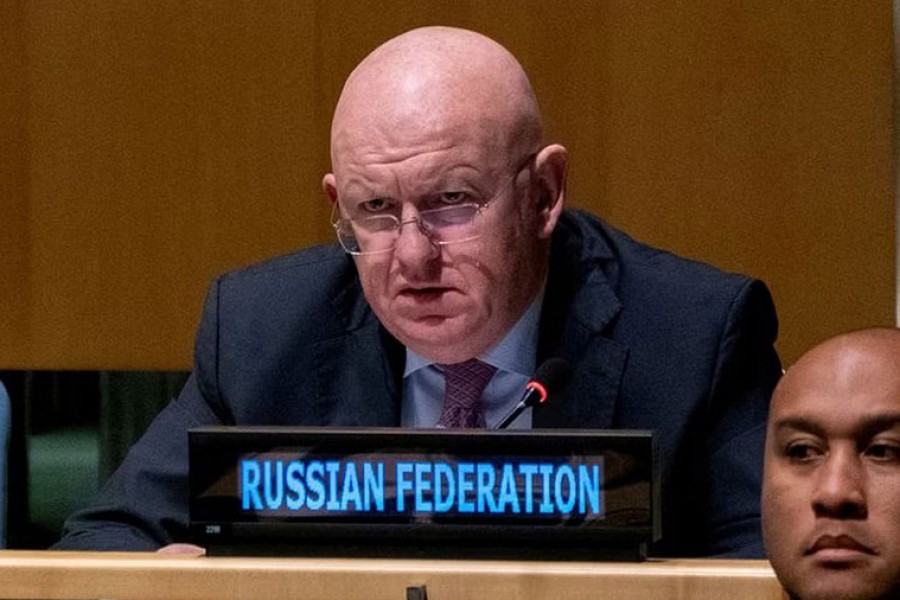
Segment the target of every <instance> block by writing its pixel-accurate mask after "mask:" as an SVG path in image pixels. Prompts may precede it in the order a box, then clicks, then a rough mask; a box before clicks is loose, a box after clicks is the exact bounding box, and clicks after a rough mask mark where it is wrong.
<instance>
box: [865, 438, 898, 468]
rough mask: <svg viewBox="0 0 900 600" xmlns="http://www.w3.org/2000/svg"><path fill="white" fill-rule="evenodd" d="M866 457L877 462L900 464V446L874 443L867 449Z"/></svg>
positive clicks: (889, 443) (893, 443)
mask: <svg viewBox="0 0 900 600" xmlns="http://www.w3.org/2000/svg"><path fill="white" fill-rule="evenodd" d="M865 455H866V456H867V457H869V458H871V459H872V460H875V461H877V462H883V463H894V464H900V444H897V443H895V442H873V443H871V444H869V447H868V448H866V451H865Z"/></svg>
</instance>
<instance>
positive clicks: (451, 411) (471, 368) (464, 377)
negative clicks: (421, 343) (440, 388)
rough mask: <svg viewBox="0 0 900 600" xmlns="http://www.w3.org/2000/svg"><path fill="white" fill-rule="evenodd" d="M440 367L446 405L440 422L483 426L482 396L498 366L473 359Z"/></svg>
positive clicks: (443, 424) (445, 424) (459, 425)
mask: <svg viewBox="0 0 900 600" xmlns="http://www.w3.org/2000/svg"><path fill="white" fill-rule="evenodd" d="M439 366H440V367H441V368H442V369H443V370H444V380H445V382H446V390H445V392H444V408H443V412H442V413H441V418H440V420H439V421H438V425H440V426H442V427H468V428H473V427H484V426H485V422H484V413H483V411H482V408H481V395H482V394H483V393H484V388H486V387H487V384H488V382H490V380H491V378H492V377H493V376H494V373H495V372H496V371H497V368H496V367H493V366H491V365H489V364H487V363H483V362H481V361H480V360H478V359H474V358H473V359H471V360H467V361H465V362H461V363H456V364H452V365H439Z"/></svg>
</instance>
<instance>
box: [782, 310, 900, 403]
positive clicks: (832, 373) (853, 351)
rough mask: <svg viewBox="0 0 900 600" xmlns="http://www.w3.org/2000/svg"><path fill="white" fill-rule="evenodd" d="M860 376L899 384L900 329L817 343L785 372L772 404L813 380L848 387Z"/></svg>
mask: <svg viewBox="0 0 900 600" xmlns="http://www.w3.org/2000/svg"><path fill="white" fill-rule="evenodd" d="M863 377H865V378H868V377H874V378H877V379H879V380H887V379H896V380H897V381H900V329H889V328H879V329H865V330H862V331H854V332H851V333H846V334H843V335H839V336H837V337H834V338H832V339H830V340H827V341H825V342H823V343H822V344H819V345H818V346H816V347H815V348H813V349H812V350H810V351H809V352H807V353H806V354H804V355H803V357H801V358H800V360H799V361H797V363H796V364H795V365H794V366H792V367H791V368H790V369H789V370H788V371H787V373H786V374H785V376H784V378H783V379H782V381H781V383H780V384H779V385H778V388H777V389H776V391H775V396H774V399H773V402H776V403H777V402H779V401H781V400H782V399H783V398H784V397H785V396H787V397H788V398H789V397H790V396H791V395H792V394H793V393H795V392H796V391H798V389H802V388H805V387H808V386H809V385H811V384H814V383H816V382H817V381H822V380H825V381H829V382H830V383H831V385H832V386H833V387H837V388H849V387H851V386H852V384H853V382H854V381H857V382H858V380H860V379H861V378H863Z"/></svg>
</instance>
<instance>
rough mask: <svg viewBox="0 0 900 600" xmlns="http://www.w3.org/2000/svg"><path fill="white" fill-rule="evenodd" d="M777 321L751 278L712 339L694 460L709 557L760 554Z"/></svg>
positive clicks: (761, 286)
mask: <svg viewBox="0 0 900 600" xmlns="http://www.w3.org/2000/svg"><path fill="white" fill-rule="evenodd" d="M777 334H778V320H777V317H776V316H775V307H774V304H773V302H772V298H771V295H770V294H769V291H768V290H767V289H766V287H765V285H764V284H763V283H762V282H760V281H750V282H748V283H747V285H745V286H743V287H742V288H741V289H740V291H739V292H738V294H737V295H736V297H735V299H734V302H733V303H732V306H731V309H730V311H729V314H728V318H727V321H726V323H725V327H724V329H723V333H722V336H721V339H720V342H719V351H718V354H717V361H716V367H715V371H714V375H713V380H712V388H711V393H710V399H709V403H708V405H707V407H706V411H704V414H705V418H706V419H708V427H707V428H706V431H707V437H706V440H705V441H704V444H702V445H701V448H702V449H703V450H702V452H703V454H704V455H705V456H697V457H695V459H696V460H697V461H698V464H700V465H705V467H706V468H705V469H700V470H698V475H699V476H700V477H702V478H703V480H704V481H701V482H698V483H700V485H703V486H705V487H706V502H705V504H706V506H705V509H706V516H707V523H708V540H707V544H706V546H707V548H708V550H709V553H710V554H714V555H726V556H735V557H763V556H764V550H763V546H762V533H761V528H760V508H759V500H760V490H761V487H762V466H763V448H764V444H765V424H766V416H767V414H768V408H769V400H770V397H771V395H772V390H773V389H774V387H775V384H776V383H777V382H778V379H779V378H780V376H781V362H780V360H779V359H778V355H777V353H776V352H775V347H774V343H775V339H776V337H777Z"/></svg>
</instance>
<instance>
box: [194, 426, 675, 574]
mask: <svg viewBox="0 0 900 600" xmlns="http://www.w3.org/2000/svg"><path fill="white" fill-rule="evenodd" d="M189 450H190V519H191V523H190V529H191V533H192V537H193V540H194V541H195V542H196V543H198V544H200V545H202V546H204V547H206V548H207V549H208V552H209V553H210V554H213V555H216V554H219V555H260V554H262V555H267V554H270V555H282V554H294V555H308V556H415V557H428V558H440V557H501V558H523V559H540V560H547V559H597V560H603V559H612V560H642V559H643V558H645V556H646V550H647V546H648V544H649V543H651V542H653V541H655V540H657V539H658V538H659V535H660V531H661V525H660V509H659V506H660V483H659V467H658V460H657V455H656V452H657V451H656V444H655V441H654V437H653V434H652V432H649V431H644V430H571V429H567V430H532V431H520V430H515V431H508V430H504V431H496V430H441V429H427V430H425V429H400V428H340V429H339V428H301V427H245V426H239V427H199V428H194V429H191V430H190V432H189ZM291 463H296V464H294V467H295V468H294V470H293V472H287V473H286V470H285V467H286V466H288V467H290V466H291ZM350 463H353V464H352V466H351V467H348V466H347V465H350ZM313 465H316V466H318V467H319V470H318V472H317V473H316V479H313V477H312V476H313V469H314V467H313ZM340 465H344V466H343V467H340V468H343V469H344V471H343V475H345V476H346V475H347V472H346V470H348V469H352V470H353V475H354V477H353V479H355V480H356V481H355V482H354V481H350V482H349V483H351V484H353V485H356V486H357V487H356V488H354V491H355V492H356V493H355V495H351V497H352V499H353V500H355V503H353V502H350V503H348V502H347V500H346V498H347V489H346V488H347V486H348V478H346V477H345V478H344V479H343V480H339V479H337V474H338V473H339V471H338V469H339V466H340ZM371 465H375V466H377V467H378V469H379V471H380V473H381V474H382V482H381V487H380V488H376V487H373V488H372V489H373V490H374V492H373V493H375V492H380V493H382V495H385V496H387V501H385V499H384V498H381V499H380V500H381V501H382V502H381V504H378V505H376V504H375V503H374V502H373V503H371V505H370V498H369V497H368V496H369V494H368V490H367V493H366V497H365V505H364V506H365V510H353V509H354V508H359V507H361V506H363V502H362V498H363V494H362V493H361V492H360V491H359V486H361V485H362V483H360V482H362V479H363V467H365V468H366V475H371V473H369V471H372V472H374V468H373V469H369V467H370V466H371ZM385 465H386V466H385ZM417 465H418V466H417ZM429 465H431V466H429ZM596 465H600V467H597V466H596ZM304 466H305V467H306V468H307V469H308V474H309V476H310V479H309V480H307V481H306V483H307V485H308V486H313V484H315V486H318V487H315V486H313V487H308V488H302V485H300V484H298V481H303V480H301V479H299V478H298V477H297V474H298V472H300V473H302V469H303V468H304ZM437 466H439V467H442V468H443V471H444V474H445V480H444V481H446V477H450V480H451V481H456V482H457V483H458V484H459V487H458V488H452V490H453V491H456V490H459V492H458V494H456V496H455V497H456V499H457V500H458V502H459V504H458V505H451V504H447V503H446V502H445V504H444V506H443V507H439V506H438V503H439V501H440V500H441V494H440V487H439V484H440V482H441V480H440V478H439V477H438V478H437V479H435V475H440V473H435V472H433V471H431V470H429V469H432V468H433V467H434V468H437ZM263 467H264V468H265V471H264V472H265V476H266V479H265V482H266V483H267V484H268V483H271V486H270V487H268V488H265V494H264V493H263V486H262V485H261V484H260V476H261V473H263ZM324 467H333V469H332V473H331V474H332V475H334V477H332V478H331V480H330V481H331V483H330V485H329V478H328V475H329V473H326V472H325V469H324ZM357 469H358V471H357ZM529 469H530V471H528V470H529ZM590 469H593V471H591V470H590ZM598 469H600V470H602V476H601V481H602V484H601V490H600V496H599V498H600V499H599V501H598V496H597V494H596V490H593V491H594V493H593V494H590V493H588V492H585V496H586V497H587V500H588V501H587V502H586V501H585V499H584V498H582V497H579V498H576V496H575V494H576V491H577V489H578V486H579V483H578V480H577V476H578V475H579V474H580V475H584V474H585V473H588V474H590V473H594V474H595V475H596V474H597V473H598ZM438 470H440V469H438ZM514 470H515V473H516V475H515V478H513V475H511V474H510V473H511V472H513V471H514ZM538 470H540V471H541V473H538ZM384 471H387V473H388V476H387V484H386V486H385V484H384V481H383V480H384V476H383V473H384ZM401 471H402V473H401ZM491 471H493V474H492V472H491ZM507 471H510V472H509V473H508V472H507ZM524 471H527V472H528V473H530V477H528V478H527V479H528V481H525V483H526V484H527V487H528V490H529V492H528V494H527V495H526V494H523V481H524V480H523V476H522V475H521V472H524ZM273 473H275V474H277V476H278V479H277V483H278V484H279V485H278V486H276V485H275V482H276V479H275V478H274V477H275V476H274V475H273ZM357 473H358V477H357V476H356V474H357ZM552 473H556V479H555V484H554V479H553V474H552ZM504 475H505V476H507V478H506V479H503V476H504ZM542 475H543V478H542ZM291 476H293V478H292V477H291ZM416 477H420V479H416ZM454 477H456V479H455V480H454V479H453V478H454ZM479 477H482V481H481V483H484V482H485V481H489V482H490V484H491V485H492V486H493V487H490V488H484V487H482V488H479V490H481V491H482V492H484V497H481V496H478V498H477V499H478V500H479V502H480V501H481V500H485V499H486V500H487V502H486V503H485V502H480V503H476V502H475V500H476V497H475V495H474V494H475V491H472V490H471V486H477V485H480V483H479ZM513 479H515V482H516V483H515V485H514V487H515V488H516V494H513V495H517V496H518V499H517V498H513V497H512V496H511V495H510V494H511V493H512V492H510V487H511V486H513V484H512V483H510V482H511V481H513ZM288 480H290V481H291V483H293V484H295V487H293V488H290V486H286V484H285V482H286V481H288ZM501 480H502V481H503V482H505V483H506V484H507V485H506V486H505V491H506V496H501V495H497V496H496V497H493V496H491V495H490V494H488V493H487V491H491V490H493V491H496V492H497V494H500V491H499V490H500V489H501V487H502V486H501ZM335 481H338V483H335ZM341 481H343V483H341ZM590 481H592V480H590V479H588V482H590ZM411 482H415V485H414V486H413V488H415V487H416V486H418V487H422V486H423V485H426V483H427V485H428V486H430V487H429V488H428V490H426V491H425V492H424V493H422V492H421V490H417V489H410V487H409V486H410V485H412V483H411ZM423 482H425V483H423ZM464 482H465V483H467V484H469V488H467V490H466V491H470V492H471V493H468V494H467V493H464V491H463V488H462V485H463V483H464ZM542 482H543V486H542ZM594 482H595V483H596V481H594ZM342 485H343V486H344V489H343V491H344V494H345V495H344V503H343V510H341V508H342V505H341V504H340V502H339V501H338V499H339V497H340V492H341V486H342ZM454 485H455V484H454ZM484 485H485V486H486V485H487V483H485V484H484ZM581 485H582V487H584V484H581ZM298 486H299V487H301V488H302V489H303V494H304V496H303V498H306V499H308V506H303V505H302V504H301V503H299V502H298V499H302V498H300V497H299V496H298V495H297V494H294V495H293V496H290V497H289V496H288V494H287V493H288V492H290V491H291V489H293V490H294V491H295V492H296V491H297V489H298ZM351 487H352V486H351ZM532 487H534V489H533V490H532ZM242 488H243V489H242ZM329 488H330V490H331V495H332V496H334V498H330V499H329V500H328V502H326V501H325V499H326V498H327V497H328V490H329ZM276 489H277V492H278V495H277V496H276V494H275V491H273V490H276ZM385 489H387V492H385V491H384V490H385ZM448 489H450V488H448ZM398 490H400V491H399V492H398ZM485 490H487V491H485ZM548 490H549V491H548ZM314 491H317V492H319V496H317V497H316V500H317V502H316V505H317V508H319V509H320V510H318V511H315V510H311V508H309V507H312V506H313V502H312V500H313V497H314V496H313V492H314ZM588 491H590V490H588ZM270 492H271V493H270ZM554 493H555V494H556V495H555V496H554V495H553V494H554ZM323 494H324V495H323ZM444 496H445V498H446V497H447V494H446V493H445V494H444ZM286 497H288V498H289V499H292V500H293V501H294V502H293V506H294V507H295V508H296V506H298V505H301V509H299V510H290V509H288V508H287V507H286V506H287V505H285V504H284V499H285V498H286ZM532 497H533V498H534V502H533V503H532V501H531V498H532ZM522 498H525V499H526V500H527V502H528V505H527V506H526V505H525V504H524V500H522V503H520V500H521V499H522ZM553 498H556V504H554V503H553V502H552V501H551V500H552V499H553ZM275 499H277V500H278V501H279V502H281V504H276V503H275ZM463 500H465V503H463ZM503 500H506V501H507V502H506V504H503ZM578 500H580V502H579V501H578ZM598 502H599V504H602V510H601V511H597V510H594V509H596V507H597V504H598ZM560 504H562V505H564V506H562V507H560V506H559V505H560ZM332 505H333V506H332ZM329 506H331V508H333V510H326V507H329ZM422 507H425V508H427V509H430V510H424V511H423V510H422ZM448 507H449V508H448ZM513 508H515V514H513V510H512V509H513ZM545 508H546V513H547V514H543V513H542V511H543V510H544V509H545ZM376 509H377V510H376ZM566 510H567V511H568V512H562V511H566ZM466 511H468V512H466Z"/></svg>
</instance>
